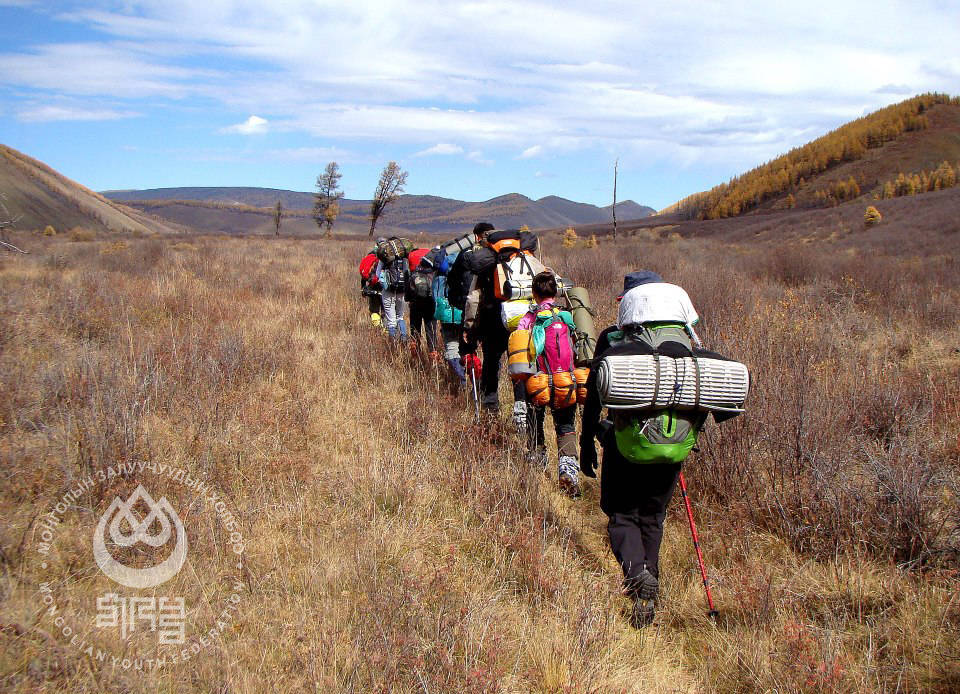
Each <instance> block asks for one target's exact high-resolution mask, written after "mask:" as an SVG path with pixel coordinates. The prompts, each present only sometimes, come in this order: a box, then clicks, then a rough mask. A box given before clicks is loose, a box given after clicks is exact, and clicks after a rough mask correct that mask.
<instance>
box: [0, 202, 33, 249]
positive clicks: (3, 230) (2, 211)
mask: <svg viewBox="0 0 960 694" xmlns="http://www.w3.org/2000/svg"><path fill="white" fill-rule="evenodd" d="M6 197H7V196H6V195H4V194H3V193H0V247H3V248H6V249H7V250H9V251H16V252H17V253H24V254H26V253H29V251H25V250H23V249H22V248H17V247H16V246H14V245H13V244H12V243H10V241H9V239H8V238H7V229H12V228H13V227H14V226H15V225H16V223H17V222H18V221H19V220H20V217H22V216H23V215H22V214H21V215H17V216H16V217H11V216H10V211H9V210H8V209H7V205H6V203H5V202H4V200H5V199H6Z"/></svg>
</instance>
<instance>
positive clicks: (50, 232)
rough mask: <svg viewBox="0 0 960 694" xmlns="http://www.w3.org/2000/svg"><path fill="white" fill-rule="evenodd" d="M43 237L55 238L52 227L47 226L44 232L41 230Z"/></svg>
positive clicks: (55, 233) (55, 232)
mask: <svg viewBox="0 0 960 694" xmlns="http://www.w3.org/2000/svg"><path fill="white" fill-rule="evenodd" d="M43 235H44V236H56V235H57V230H56V229H54V228H53V227H52V226H50V225H49V224H48V225H47V226H46V227H45V228H44V230H43Z"/></svg>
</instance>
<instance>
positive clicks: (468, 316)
mask: <svg viewBox="0 0 960 694" xmlns="http://www.w3.org/2000/svg"><path fill="white" fill-rule="evenodd" d="M477 280H478V278H477V277H476V275H474V277H473V279H471V280H470V291H469V292H468V293H467V301H466V304H465V305H464V307H463V330H464V332H470V331H472V330H473V328H474V325H475V324H476V322H477V311H478V310H479V309H480V283H479V282H478V281H477Z"/></svg>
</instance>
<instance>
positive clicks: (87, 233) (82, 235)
mask: <svg viewBox="0 0 960 694" xmlns="http://www.w3.org/2000/svg"><path fill="white" fill-rule="evenodd" d="M69 236H70V240H71V241H93V239H94V238H96V234H94V233H93V231H91V230H90V229H84V228H83V227H74V228H73V229H71V230H70V233H69Z"/></svg>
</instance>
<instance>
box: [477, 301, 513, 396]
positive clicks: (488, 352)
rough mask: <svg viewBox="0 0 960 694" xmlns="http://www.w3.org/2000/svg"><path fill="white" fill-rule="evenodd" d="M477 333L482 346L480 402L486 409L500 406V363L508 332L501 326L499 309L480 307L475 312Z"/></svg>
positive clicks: (505, 349) (504, 350) (508, 335)
mask: <svg viewBox="0 0 960 694" xmlns="http://www.w3.org/2000/svg"><path fill="white" fill-rule="evenodd" d="M477 335H478V336H479V340H480V344H481V346H482V347H483V370H482V371H481V372H480V388H481V390H482V391H483V397H482V399H481V401H480V402H481V403H482V404H483V406H484V408H486V409H488V410H498V409H499V408H500V395H499V392H498V388H499V386H500V363H501V362H502V361H503V355H504V353H505V352H506V351H507V341H508V340H509V339H510V333H508V332H507V329H506V328H505V327H504V326H503V320H502V319H501V318H500V310H499V308H497V309H496V310H491V309H481V310H480V311H479V312H478V313H477Z"/></svg>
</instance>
